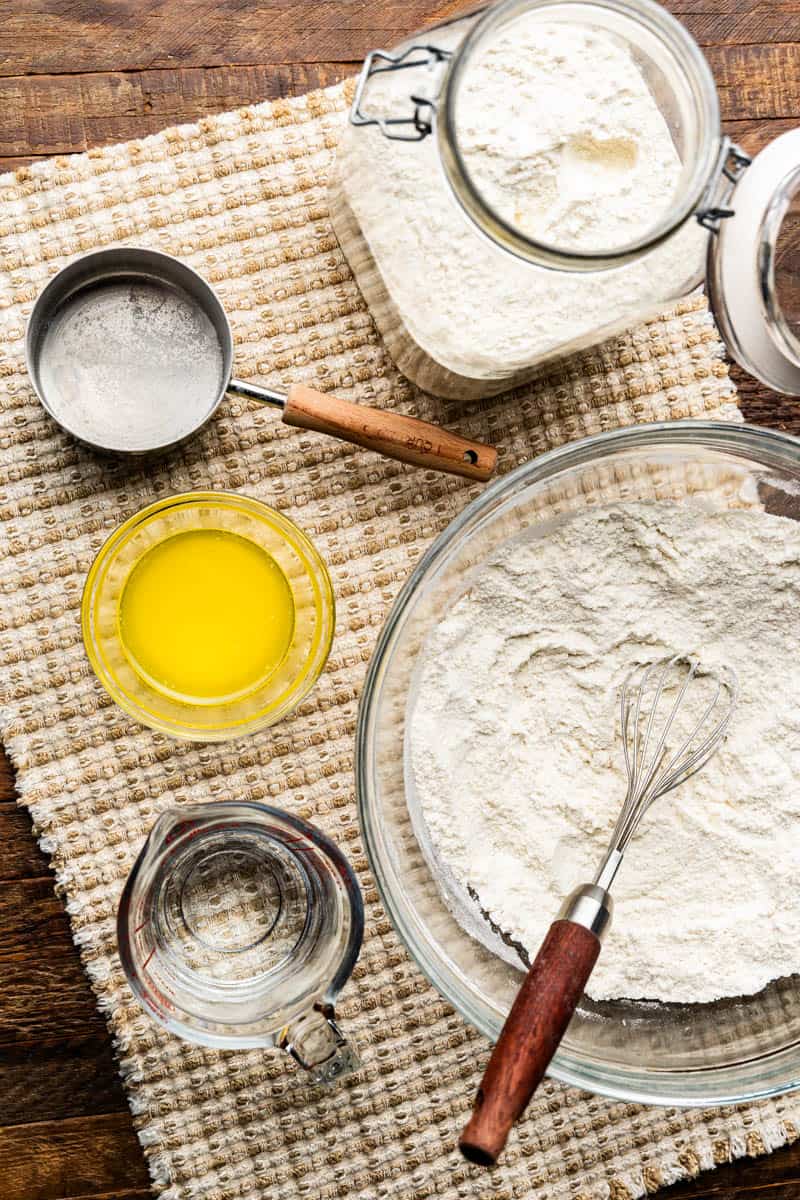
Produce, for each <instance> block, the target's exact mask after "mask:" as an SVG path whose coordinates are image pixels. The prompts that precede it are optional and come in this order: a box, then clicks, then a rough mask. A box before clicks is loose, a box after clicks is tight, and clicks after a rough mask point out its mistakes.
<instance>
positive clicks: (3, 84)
mask: <svg viewBox="0 0 800 1200" xmlns="http://www.w3.org/2000/svg"><path fill="white" fill-rule="evenodd" d="M459 7H461V3H460V0H374V2H372V3H367V2H366V0H0V170H3V169H6V170H7V169H11V168H14V167H16V166H23V165H24V164H25V163H28V162H30V161H32V160H33V159H35V158H37V157H41V156H43V155H51V154H71V153H75V152H76V151H81V150H86V149H89V148H90V147H92V146H98V145H103V144H105V143H108V142H114V141H118V140H121V139H125V138H131V137H137V136H140V135H142V134H145V133H151V132H154V131H155V130H158V129H161V128H162V127H163V126H165V125H171V124H174V123H176V122H180V121H192V120H195V119H196V118H197V117H199V116H202V115H203V114H205V113H211V112H218V111H221V110H223V109H227V108H236V107H237V106H239V105H242V104H249V103H252V102H254V101H258V100H263V99H267V98H270V97H277V96H283V95H288V94H293V93H299V92H303V91H307V90H308V89H309V88H312V87H316V86H320V85H325V84H328V83H333V82H335V81H336V80H338V79H341V78H342V77H343V76H345V75H347V74H350V73H352V72H353V71H355V70H356V68H357V66H358V64H359V60H360V59H361V58H362V57H363V55H364V54H365V53H366V51H367V50H369V49H370V48H372V47H374V46H384V47H390V46H392V45H393V44H394V43H396V42H398V41H400V40H401V39H402V38H403V37H405V36H406V35H407V34H409V33H411V32H413V31H414V30H415V29H417V28H419V27H420V26H422V25H424V24H426V23H429V22H431V21H433V20H437V19H441V18H442V17H445V16H447V15H449V14H451V13H453V12H455V11H457V10H458V8H459ZM667 7H668V8H670V9H671V10H672V12H674V13H675V14H676V15H678V16H680V17H681V19H683V20H684V21H685V22H686V24H687V25H688V26H689V28H690V29H691V31H692V32H693V33H694V35H695V36H696V37H697V38H698V40H699V41H700V43H701V44H702V45H703V47H704V48H705V50H706V53H707V54H708V57H709V59H710V61H711V65H712V67H713V70H714V73H715V75H716V78H717V82H718V85H719V90H720V96H721V100H722V110H723V117H724V121H725V126H726V129H727V130H728V131H729V132H731V133H732V134H733V136H734V137H736V138H737V139H739V140H741V141H742V142H743V143H744V145H745V146H746V147H747V148H748V149H751V150H755V149H758V148H760V147H761V146H763V145H764V144H765V143H766V142H767V141H768V140H769V139H770V138H772V137H774V136H776V135H777V134H778V133H780V132H782V131H783V130H785V129H788V128H792V127H793V126H794V125H795V124H800V0H668V3H667ZM734 375H735V378H736V381H737V383H738V385H739V387H740V396H741V403H742V408H743V410H744V413H745V416H746V417H747V419H748V420H750V421H753V422H755V423H758V424H763V425H770V426H773V427H774V428H778V429H784V430H787V431H789V432H791V433H795V434H800V401H795V400H789V399H779V398H778V397H776V396H774V395H771V394H770V393H769V392H767V391H766V390H765V389H763V388H761V387H758V386H756V385H755V384H753V383H751V382H750V381H748V380H747V379H746V378H745V377H744V376H743V375H742V373H741V372H739V371H734ZM148 1195H149V1191H148V1176H147V1170H146V1167H145V1164H144V1159H143V1156H142V1153H141V1151H140V1149H139V1146H138V1142H137V1141H136V1137H135V1134H134V1131H133V1125H132V1122H131V1119H130V1116H129V1114H128V1110H127V1106H126V1103H125V1097H124V1095H123V1092H122V1088H121V1086H120V1084H119V1081H118V1079H117V1075H116V1071H115V1068H114V1061H113V1054H112V1049H111V1045H110V1040H109V1037H108V1034H107V1032H106V1028H105V1025H104V1022H103V1021H102V1020H101V1018H100V1017H99V1016H98V1014H97V1012H96V1010H95V1007H94V1003H93V999H92V995H91V992H90V989H89V985H88V983H87V982H86V980H85V978H84V976H83V973H82V970H81V967H80V964H79V961H78V956H77V952H76V950H75V948H74V946H73V944H72V942H71V940H70V936H69V930H68V925H67V918H66V915H65V913H64V909H63V905H62V904H61V901H60V900H58V899H57V898H56V896H55V894H54V891H53V879H52V875H51V874H50V872H49V869H48V865H47V862H46V860H45V859H44V857H43V856H42V855H41V854H40V853H39V851H38V850H37V848H36V846H35V845H34V842H33V838H32V836H31V832H30V822H29V819H28V817H27V815H26V814H25V813H24V812H22V811H21V810H19V809H17V808H16V806H15V803H14V781H13V777H12V773H11V770H10V768H9V766H8V764H7V763H6V762H5V761H4V760H3V759H2V756H0V1200H145V1197H147V1196H148ZM701 1197H702V1198H708V1200H789V1198H792V1200H797V1198H800V1142H798V1143H796V1145H795V1147H792V1148H788V1149H785V1150H780V1151H778V1152H777V1153H776V1154H773V1155H770V1156H769V1157H766V1158H761V1159H754V1160H745V1161H742V1162H740V1163H736V1164H732V1165H729V1166H724V1167H721V1168H720V1169H719V1170H717V1171H716V1172H713V1173H711V1174H708V1175H700V1176H698V1178H697V1179H696V1180H694V1181H693V1182H690V1183H687V1184H681V1185H679V1186H677V1187H675V1188H671V1189H669V1190H667V1191H663V1192H661V1193H659V1200H700V1198H701ZM287 1200H292V1198H291V1197H287Z"/></svg>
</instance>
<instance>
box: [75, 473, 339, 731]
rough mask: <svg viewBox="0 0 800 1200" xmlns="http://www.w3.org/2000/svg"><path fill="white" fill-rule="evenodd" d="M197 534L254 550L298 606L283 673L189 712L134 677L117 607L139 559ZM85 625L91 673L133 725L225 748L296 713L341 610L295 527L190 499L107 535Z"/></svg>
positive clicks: (84, 611)
mask: <svg viewBox="0 0 800 1200" xmlns="http://www.w3.org/2000/svg"><path fill="white" fill-rule="evenodd" d="M196 529H213V530H226V531H228V532H231V533H236V534H239V535H240V536H242V537H245V538H248V539H250V540H251V541H253V542H255V543H256V545H258V546H260V547H261V549H263V550H265V551H266V552H267V553H268V554H269V555H270V556H271V557H272V558H273V560H274V561H275V562H276V563H277V565H278V566H279V567H280V569H281V570H282V571H283V573H284V575H285V576H286V579H287V580H288V582H289V585H290V587H291V591H292V596H293V598H294V605H295V625H294V632H293V635H292V640H291V642H290V644H289V648H288V650H287V651H286V655H285V657H284V658H283V661H282V662H281V664H280V666H279V667H278V668H277V669H276V670H275V671H274V672H273V673H272V674H271V675H270V676H268V677H267V678H266V679H265V680H264V681H263V682H262V683H260V684H259V685H258V686H257V687H256V688H254V689H253V690H251V691H249V692H248V693H246V694H244V695H241V696H237V697H235V698H234V699H232V700H230V701H226V702H223V703H220V702H215V701H212V702H209V703H200V702H198V703H196V704H194V703H185V702H182V701H180V700H179V699H176V698H175V697H174V696H172V695H170V694H169V693H167V692H166V691H162V690H160V689H159V688H157V687H155V686H153V684H152V683H151V682H149V681H148V680H147V679H145V678H144V677H143V676H142V675H141V674H140V673H139V672H137V671H136V670H135V669H134V667H133V665H132V663H131V661H130V659H129V657H128V655H127V654H126V652H125V649H124V644H123V641H122V638H121V636H120V631H119V602H120V598H121V596H122V592H123V589H124V587H125V584H126V582H127V580H128V578H129V576H130V573H131V571H132V569H133V567H134V566H135V564H136V563H137V562H138V561H139V560H140V558H141V556H142V555H143V554H144V553H145V552H146V551H148V550H150V549H151V548H152V547H153V546H155V545H157V544H159V543H160V542H162V541H164V540H165V539H166V538H167V537H170V536H172V535H173V534H177V533H181V532H185V531H188V530H196ZM81 623H82V629H83V641H84V645H85V646H86V653H87V654H88V656H89V662H90V663H91V665H92V669H93V670H94V672H95V674H96V675H97V678H98V679H99V680H100V682H101V683H102V685H103V687H104V688H105V689H106V691H107V692H108V694H109V695H110V696H111V698H112V699H113V700H115V701H116V703H117V704H118V705H119V706H120V708H122V709H124V711H125V712H126V713H128V715H129V716H131V717H133V718H134V719H135V720H137V721H141V722H142V724H144V725H149V726H150V728H151V729H158V730H160V731H161V732H162V733H167V734H170V735H171V736H172V737H176V738H183V739H186V740H189V741H199V742H221V741H227V740H229V739H231V738H239V737H243V736H245V735H246V734H250V733H254V732H255V731H256V730H258V729H264V728H266V726H268V725H273V724H275V722H276V721H279V720H281V718H282V717H285V716H286V715H287V714H288V713H290V712H291V711H292V710H293V709H294V708H296V707H297V705H298V704H299V703H300V701H301V700H302V699H303V697H304V696H305V695H306V694H307V693H308V692H309V690H310V689H311V688H312V687H313V685H314V683H315V682H316V680H317V679H318V678H319V676H320V674H321V673H322V670H323V668H324V666H325V663H326V662H327V659H328V654H329V652H330V647H331V642H332V639H333V630H334V623H335V606H334V598H333V588H332V586H331V581H330V577H329V575H328V571H327V568H326V567H325V564H324V562H323V561H322V559H321V558H320V556H319V554H318V552H317V550H316V549H315V548H314V546H313V544H312V542H311V541H310V540H309V538H308V537H307V536H306V534H305V533H303V531H302V530H301V529H299V528H298V527H297V525H295V524H294V522H293V521H290V520H289V519H288V518H287V517H285V516H283V515H282V514H281V513H279V512H276V511H275V510H274V509H272V508H270V507H269V506H268V505H266V504H262V503H261V502H260V501H258V500H253V499H250V498H249V497H247V496H239V495H236V494H235V493H232V492H185V493H183V494H181V495H177V496H169V497H167V498H166V499H164V500H159V501H157V502H156V503H155V504H151V505H149V506H148V507H147V508H143V509H142V510H141V512H138V513H136V514H135V515H134V516H133V517H131V518H130V519H129V520H127V521H126V522H125V523H124V524H123V525H120V527H119V529H117V530H116V531H115V532H114V533H113V534H112V535H111V537H110V538H109V539H108V541H107V542H106V543H105V545H104V546H103V548H102V549H101V551H100V553H99V554H98V555H97V558H96V559H95V561H94V563H93V564H92V567H91V569H90V571H89V574H88V576H87V579H86V585H85V587H84V591H83V603H82V608H81Z"/></svg>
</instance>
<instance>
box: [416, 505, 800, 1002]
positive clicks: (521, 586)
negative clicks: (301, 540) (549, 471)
mask: <svg viewBox="0 0 800 1200" xmlns="http://www.w3.org/2000/svg"><path fill="white" fill-rule="evenodd" d="M799 609H800V526H799V525H798V524H796V523H795V522H793V521H789V520H785V519H782V518H779V517H774V516H770V515H767V514H765V513H763V512H760V511H744V510H736V511H723V512H711V513H709V512H706V511H703V510H701V509H698V508H693V507H690V506H688V505H679V504H676V503H672V502H666V501H665V502H657V501H653V502H649V503H648V502H639V503H631V504H626V505H621V504H620V505H613V506H609V507H607V508H602V509H598V508H595V509H592V510H589V511H586V512H584V513H582V514H580V515H577V516H575V517H573V518H572V519H569V520H565V521H564V522H562V523H561V524H560V525H556V526H554V527H552V528H551V529H550V530H549V531H548V532H545V533H544V535H542V536H540V537H530V538H528V539H527V540H525V541H523V542H512V543H509V545H508V546H506V547H505V548H504V549H502V550H500V551H499V552H498V553H497V555H496V557H495V558H494V559H493V560H491V561H490V562H489V563H487V564H486V565H485V566H484V567H482V568H481V569H480V570H479V572H478V573H477V576H476V577H475V578H474V580H473V582H472V584H471V586H470V587H469V590H468V591H467V592H466V593H465V595H463V596H462V597H461V598H460V599H459V600H458V601H457V603H456V604H455V605H454V607H453V608H452V610H451V611H450V612H449V614H448V615H447V616H446V617H445V619H444V620H443V621H442V622H441V623H440V625H439V626H438V627H437V629H436V631H435V632H434V633H433V635H432V637H431V639H430V641H429V643H428V644H427V645H426V648H425V655H424V661H423V665H422V667H421V669H420V676H419V681H418V690H417V693H416V697H415V700H414V706H413V712H412V714H411V718H410V725H409V728H408V733H407V737H408V745H407V754H408V762H409V765H410V768H411V772H412V774H413V781H414V789H415V791H416V803H417V804H418V805H419V808H420V811H421V814H422V817H423V820H424V823H425V825H426V827H427V831H428V835H429V837H430V840H431V843H432V847H433V852H434V855H435V857H436V859H437V861H438V862H439V863H441V864H442V865H443V867H444V869H445V870H446V871H447V873H448V875H449V876H450V877H451V878H452V879H454V880H455V882H456V884H457V885H458V887H459V889H463V891H464V895H465V902H466V903H467V904H468V905H473V904H474V911H475V913H476V914H477V913H478V911H479V909H482V910H484V911H485V912H487V913H488V914H489V915H490V917H491V920H492V921H493V922H494V923H495V924H496V925H497V926H498V927H499V928H500V929H501V930H503V931H504V932H505V933H506V934H508V935H509V936H510V937H512V938H514V939H516V940H517V941H519V942H521V943H522V944H523V945H524V946H525V947H526V949H527V950H528V952H529V953H530V954H534V953H535V952H536V950H537V949H538V946H539V944H540V942H541V940H542V938H543V936H544V934H545V932H546V930H547V928H548V926H549V924H550V922H551V921H552V920H553V919H554V918H555V916H556V914H557V913H558V910H559V908H560V905H561V903H562V901H563V899H564V898H565V896H567V895H568V894H569V893H570V891H571V890H572V889H573V888H574V887H576V886H577V885H579V884H581V883H585V882H590V881H591V879H592V878H593V876H594V872H595V870H596V868H597V867H598V866H599V863H600V862H601V860H602V857H603V854H604V852H605V849H606V847H607V844H608V840H609V837H610V834H611V831H612V829H613V826H614V823H615V821H616V817H617V814H618V812H619V809H620V807H621V805H622V802H623V799H624V795H625V771H624V762H623V757H622V749H621V743H620V740H619V729H618V720H617V707H618V698H619V687H620V684H621V682H622V680H623V678H624V677H625V675H626V674H627V673H628V671H629V669H630V668H631V666H632V665H635V664H636V663H643V662H648V661H652V660H654V659H657V658H660V657H664V656H666V655H669V654H672V653H675V652H680V651H684V650H685V651H687V652H694V653H698V654H700V655H701V657H702V659H703V660H704V661H707V662H727V663H729V664H730V665H731V666H732V667H734V669H735V670H736V671H737V673H738V675H739V681H740V686H741V695H740V700H739V705H738V708H737V712H736V716H735V718H734V722H733V725H732V727H731V732H730V734H729V736H728V740H727V742H726V743H725V745H724V746H723V748H722V749H721V750H720V751H719V753H718V754H717V755H716V756H715V757H714V758H713V759H712V760H711V761H710V762H709V763H708V764H707V766H706V767H705V768H704V769H703V771H702V772H700V773H699V774H698V775H696V776H695V777H694V778H693V779H691V780H690V781H688V782H687V783H686V784H685V785H684V786H683V787H682V788H680V789H679V790H677V791H675V792H673V793H671V794H670V795H668V796H666V797H664V798H663V799H661V800H660V801H658V802H657V804H656V805H655V806H654V807H653V808H652V809H651V810H650V812H649V813H648V814H647V816H646V817H645V819H644V822H643V824H642V826H641V827H640V830H639V832H638V833H637V835H636V837H635V839H634V841H633V842H632V843H631V845H630V847H629V849H628V852H627V855H626V857H625V860H624V862H623V865H622V868H621V870H620V874H619V876H618V878H617V881H616V883H615V885H614V898H615V906H616V907H615V920H614V924H613V926H612V929H611V932H610V934H609V936H608V938H607V940H606V943H605V945H604V949H603V953H602V954H601V956H600V959H599V962H598V966H597V968H596V970H595V973H594V974H593V976H592V978H591V980H590V982H589V986H588V991H589V993H590V995H592V996H594V997H595V998H597V999H605V998H612V997H628V998H630V999H661V1000H669V1001H684V1002H692V1001H697V1002H700V1001H710V1000H714V999H716V998H718V997H722V996H737V995H749V994H752V993H755V992H757V991H759V990H760V989H761V988H763V987H764V986H765V985H766V984H767V983H768V982H769V981H770V980H772V979H774V978H778V977H781V976H784V975H789V974H792V973H794V972H797V971H800V904H798V902H797V894H798V888H799V887H800V667H798V660H797V613H798V610H799ZM469 889H471V890H472V891H473V892H474V893H475V894H476V896H477V903H476V902H475V901H471V900H468V899H466V894H467V891H468V890H469Z"/></svg>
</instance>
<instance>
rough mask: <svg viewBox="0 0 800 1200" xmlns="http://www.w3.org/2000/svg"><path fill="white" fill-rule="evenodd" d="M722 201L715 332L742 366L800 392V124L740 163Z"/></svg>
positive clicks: (714, 252)
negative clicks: (736, 174)
mask: <svg viewBox="0 0 800 1200" xmlns="http://www.w3.org/2000/svg"><path fill="white" fill-rule="evenodd" d="M729 178H730V176H729ZM725 203H726V205H727V207H725V208H720V209H718V210H717V212H716V216H717V225H716V228H715V235H714V236H713V237H712V239H711V242H710V244H709V253H708V291H709V296H710V299H711V304H712V307H713V309H714V315H715V316H716V318H717V323H718V325H719V328H720V332H721V333H722V336H723V338H724V339H725V341H726V343H727V345H728V348H729V350H730V351H731V354H732V355H733V356H734V358H735V359H736V360H737V362H739V364H740V365H741V366H742V367H744V369H745V370H746V371H749V372H750V374H752V375H754V376H755V377H756V378H757V379H760V380H761V382H762V383H764V384H766V385H767V387H770V388H773V389H774V390H775V391H777V392H783V393H785V394H787V395H790V396H797V395H800V129H792V130H790V131H789V132H788V133H784V134H782V135H781V136H780V137H779V138H776V139H775V141H773V142H771V143H770V144H769V145H768V146H767V147H766V148H765V149H764V150H762V151H761V153H760V154H758V155H757V156H756V158H755V159H754V160H753V162H752V163H751V164H750V165H749V166H746V167H745V168H744V169H743V170H741V171H740V173H739V175H738V177H737V178H736V179H735V181H732V187H731V189H730V191H729V195H728V196H727V197H726V199H725Z"/></svg>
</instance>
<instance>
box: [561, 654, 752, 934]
mask: <svg viewBox="0 0 800 1200" xmlns="http://www.w3.org/2000/svg"><path fill="white" fill-rule="evenodd" d="M701 682H702V683H703V686H704V695H703V697H702V699H701V701H700V704H699V707H698V710H697V711H698V713H699V716H698V717H697V719H696V720H690V721H689V723H688V724H686V723H684V724H683V726H681V721H680V716H681V715H683V716H685V715H686V714H687V713H688V711H689V709H688V705H689V704H690V703H691V701H692V699H695V701H696V696H695V692H696V691H698V688H699V685H700V684H701ZM737 695H738V681H737V678H736V674H735V673H734V672H733V671H732V670H731V669H730V667H725V666H722V667H703V666H701V663H700V660H699V659H698V658H696V657H695V656H693V655H688V654H679V655H676V656H674V657H673V658H669V659H663V660H661V661H660V662H655V663H651V664H649V665H648V666H646V667H638V668H636V669H635V670H633V671H632V672H631V673H630V675H629V676H628V677H627V679H626V680H625V682H624V683H623V685H622V693H621V699H620V730H621V734H622V745H623V750H624V754H625V769H626V771H627V775H628V791H627V794H626V796H625V803H624V804H623V806H622V811H621V812H620V814H619V818H618V820H617V824H616V826H615V828H614V833H613V835H612V838H611V842H610V844H609V848H608V852H607V854H606V856H605V858H604V859H603V862H602V863H601V865H600V868H599V870H598V872H597V874H596V875H595V877H594V880H593V882H592V883H587V884H584V885H583V886H582V887H578V888H576V889H575V891H574V892H573V893H572V894H571V895H570V896H568V897H567V899H566V901H565V902H564V904H563V906H562V908H561V912H560V913H559V919H560V920H565V921H573V922H574V923H575V924H577V925H582V926H583V927H584V928H585V929H588V930H590V932H591V933H593V934H595V936H596V937H598V938H600V939H601V940H602V938H603V935H604V934H605V933H607V931H608V928H609V926H610V924H611V918H612V915H613V911H614V905H613V901H612V899H611V893H610V888H611V885H612V883H613V882H614V879H615V878H616V875H617V872H618V870H619V868H620V864H621V863H622V859H623V856H624V854H625V851H626V849H627V847H628V844H629V842H630V840H631V838H632V837H633V835H634V834H635V832H636V830H637V828H638V826H639V822H640V821H641V819H642V817H643V816H644V814H645V813H646V812H647V810H648V809H649V808H650V806H651V804H653V803H654V802H655V801H656V800H658V798H659V797H660V796H664V795H665V794H666V793H667V792H671V791H673V790H674V789H675V788H677V787H680V785H681V784H682V783H685V782H686V780H687V779H689V778H690V777H691V776H692V775H695V774H696V773H697V772H698V771H699V770H700V769H701V768H702V767H704V766H705V764H706V763H707V762H708V760H709V759H710V758H711V756H712V755H713V754H714V753H715V752H716V750H717V749H718V747H719V746H720V744H721V743H722V741H723V739H724V737H725V734H726V732H727V729H728V726H729V725H730V722H731V718H732V716H733V713H734V709H735V707H736V700H737ZM673 696H674V699H673V698H672V697H673ZM671 734H672V735H673V737H672V739H671V738H670V735H671ZM676 735H677V736H676ZM676 743H677V746H676V748H675V749H673V748H672V746H673V745H674V744H676Z"/></svg>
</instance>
